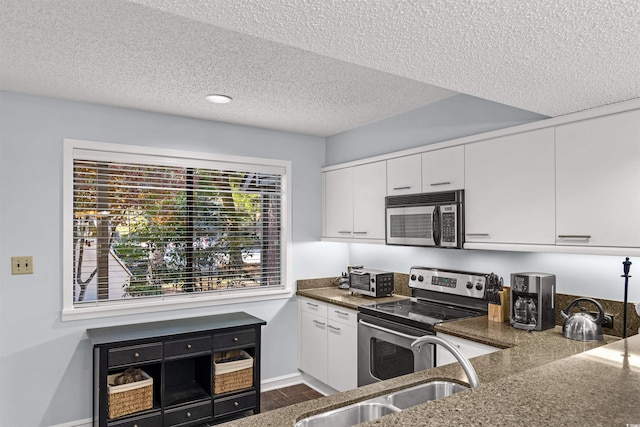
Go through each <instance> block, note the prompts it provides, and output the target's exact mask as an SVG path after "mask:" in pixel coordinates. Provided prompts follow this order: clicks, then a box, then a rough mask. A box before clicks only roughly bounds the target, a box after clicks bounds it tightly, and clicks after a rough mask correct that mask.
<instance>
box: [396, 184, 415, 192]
mask: <svg viewBox="0 0 640 427" xmlns="http://www.w3.org/2000/svg"><path fill="white" fill-rule="evenodd" d="M410 188H411V186H410V185H407V186H404V187H393V190H394V191H396V190H408V189H410Z"/></svg>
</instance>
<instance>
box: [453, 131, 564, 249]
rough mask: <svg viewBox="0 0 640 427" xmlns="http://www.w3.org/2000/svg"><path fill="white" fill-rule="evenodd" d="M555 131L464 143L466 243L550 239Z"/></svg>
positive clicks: (552, 237)
mask: <svg viewBox="0 0 640 427" xmlns="http://www.w3.org/2000/svg"><path fill="white" fill-rule="evenodd" d="M554 166H555V165H554V131H553V129H552V128H547V129H540V130H535V131H530V132H524V133H519V134H515V135H509V136H504V137H500V138H494V139H490V140H486V141H482V142H478V143H474V144H469V145H467V146H465V187H464V188H465V210H466V212H465V221H466V223H465V227H466V230H465V234H466V237H465V241H466V242H478V243H506V244H549V245H553V244H554V243H555V192H554V189H555V177H554Z"/></svg>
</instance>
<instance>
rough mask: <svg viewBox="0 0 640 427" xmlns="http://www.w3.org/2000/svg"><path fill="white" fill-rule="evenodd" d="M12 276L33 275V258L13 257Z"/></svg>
mask: <svg viewBox="0 0 640 427" xmlns="http://www.w3.org/2000/svg"><path fill="white" fill-rule="evenodd" d="M11 274H33V257H32V256H12V257H11Z"/></svg>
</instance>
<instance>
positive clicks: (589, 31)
mask: <svg viewBox="0 0 640 427" xmlns="http://www.w3.org/2000/svg"><path fill="white" fill-rule="evenodd" d="M0 22H1V25H0V90H8V91H15V92H23V93H30V94H37V95H44V96H52V97H59V98H67V99H74V100H80V101H87V102H95V103H100V104H107V105H115V106H122V107H129V108H138V109H143V110H150V111H158V112H164V113H170V114H177V115H182V116H188V117H197V118H204V119H210V120H216V121H223V122H230V123H238V124H244V125H251V126H259V127H265V128H270V129H279V130H285V131H291V132H298V133H304V134H310V135H319V136H328V135H332V134H336V133H339V132H343V131H345V130H349V129H352V128H355V127H358V126H361V125H363V124H366V123H370V122H373V121H376V120H379V119H381V118H384V117H388V116H392V115H395V114H399V113H402V112H404V111H407V110H410V109H413V108H417V107H419V106H422V105H425V104H428V103H432V102H436V101H439V100H441V99H444V98H446V97H448V96H451V95H455V94H456V93H466V94H469V95H473V96H477V97H481V98H485V99H489V100H492V101H496V102H500V103H503V104H507V105H510V106H513V107H517V108H521V109H524V110H529V111H533V112H536V113H540V114H544V115H549V116H557V115H562V114H566V113H570V112H574V111H579V110H584V109H588V108H592V107H596V106H600V105H605V104H609V103H613V102H618V101H623V100H626V99H631V98H636V97H640V0H606V1H605V0H493V1H492V0H432V1H420V0H333V1H329V0H306V1H303V0H244V1H231V0H201V1H195V0H191V1H186V0H107V1H105V0H52V1H49V0H47V1H45V0H0ZM209 93H225V94H228V95H230V96H232V97H233V98H234V102H233V103H231V104H227V105H212V104H209V103H207V102H206V101H205V100H204V96H205V95H206V94H209Z"/></svg>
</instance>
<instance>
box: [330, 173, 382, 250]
mask: <svg viewBox="0 0 640 427" xmlns="http://www.w3.org/2000/svg"><path fill="white" fill-rule="evenodd" d="M386 172H387V167H386V162H385V161H379V162H373V163H366V164H363V165H359V166H353V167H348V168H344V169H336V170H332V171H327V172H324V173H323V186H324V224H323V225H324V227H323V237H325V238H339V239H345V238H346V239H368V240H372V239H376V240H384V230H385V228H384V226H385V225H384V222H385V217H384V198H385V196H386V184H387V173H386Z"/></svg>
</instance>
